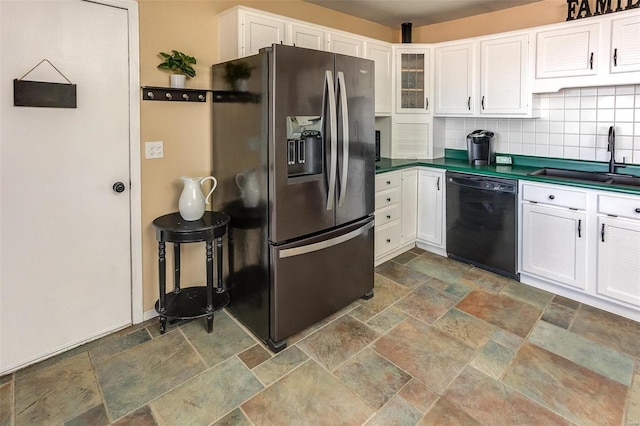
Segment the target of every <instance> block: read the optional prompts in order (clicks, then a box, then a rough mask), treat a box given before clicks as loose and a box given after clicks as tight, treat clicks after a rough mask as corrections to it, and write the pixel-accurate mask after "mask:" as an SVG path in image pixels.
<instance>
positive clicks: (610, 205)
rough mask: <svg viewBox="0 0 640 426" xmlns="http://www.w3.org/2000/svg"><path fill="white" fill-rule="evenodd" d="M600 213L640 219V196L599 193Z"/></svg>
mask: <svg viewBox="0 0 640 426" xmlns="http://www.w3.org/2000/svg"><path fill="white" fill-rule="evenodd" d="M598 213H602V214H608V215H611V216H620V217H627V218H630V219H640V197H624V196H620V195H605V194H599V195H598Z"/></svg>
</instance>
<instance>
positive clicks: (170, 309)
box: [153, 211, 230, 334]
mask: <svg viewBox="0 0 640 426" xmlns="http://www.w3.org/2000/svg"><path fill="white" fill-rule="evenodd" d="M229 221H230V217H229V216H228V215H226V214H225V213H220V212H210V211H207V212H205V213H204V216H203V217H202V218H201V219H199V220H193V221H188V220H184V219H183V218H182V216H180V213H171V214H167V215H164V216H160V217H158V218H156V219H155V220H154V221H153V227H154V228H155V229H156V240H158V276H159V279H158V281H159V287H160V289H159V293H160V294H159V299H158V301H157V302H156V306H155V308H156V311H157V312H158V315H159V316H160V333H161V334H164V332H165V330H166V328H167V318H173V319H177V320H184V319H192V318H200V317H204V316H206V317H207V331H208V332H209V333H211V332H212V331H213V313H214V312H215V311H217V310H219V309H222V308H224V307H225V306H226V305H227V303H229V294H228V293H227V291H226V288H225V286H224V284H223V280H222V237H223V236H224V235H225V234H226V232H227V226H228V224H229ZM214 240H215V241H216V255H215V257H216V266H217V268H216V269H217V270H216V272H217V274H216V275H217V277H216V278H217V279H216V285H215V291H214V285H213V241H214ZM167 242H172V243H174V246H173V247H174V257H173V263H174V289H173V291H172V292H170V293H168V294H167V292H166V281H167V275H166V260H165V243H167ZM199 242H204V243H206V246H207V247H206V252H207V256H206V257H207V263H206V268H207V285H206V286H197V287H187V288H180V244H183V243H199Z"/></svg>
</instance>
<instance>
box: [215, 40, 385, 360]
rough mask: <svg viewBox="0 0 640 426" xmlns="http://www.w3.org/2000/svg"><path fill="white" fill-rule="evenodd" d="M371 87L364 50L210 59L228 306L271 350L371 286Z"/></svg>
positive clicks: (286, 49) (266, 52) (271, 51)
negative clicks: (225, 224) (226, 223)
mask: <svg viewBox="0 0 640 426" xmlns="http://www.w3.org/2000/svg"><path fill="white" fill-rule="evenodd" d="M248 74H250V76H249V77H248V78H239V77H247V75H248ZM241 80H244V81H241ZM373 88H374V65H373V62H372V61H370V60H366V59H361V58H355V57H350V56H345V55H338V54H333V53H330V52H323V51H318V50H311V49H302V48H297V47H292V46H285V45H273V46H271V47H269V48H266V49H263V50H262V51H261V52H260V53H259V54H258V55H254V56H250V57H246V58H241V59H237V60H234V61H230V62H226V63H222V64H217V65H214V66H213V102H214V103H213V175H214V176H215V177H216V179H218V188H217V189H216V191H215V192H214V194H213V206H212V208H213V209H214V210H220V211H225V212H226V213H228V214H229V215H230V216H231V224H230V229H229V234H228V246H229V249H228V250H227V252H228V259H225V260H226V261H227V262H226V264H227V268H228V270H227V271H226V272H225V275H226V277H225V279H226V283H227V287H228V289H229V292H230V296H231V301H230V304H229V306H228V310H229V311H230V312H231V313H232V314H233V315H234V316H235V317H236V318H238V319H239V320H240V321H241V322H242V323H243V324H244V325H245V326H247V327H248V328H249V329H250V330H252V331H253V332H254V334H256V335H257V336H258V337H259V338H261V339H262V340H263V341H264V342H266V343H267V344H268V345H269V347H270V348H271V349H272V350H273V351H275V352H277V351H279V350H282V349H284V348H285V347H286V344H287V338H288V337H290V336H292V335H294V334H296V333H298V332H300V331H302V330H304V329H306V328H307V327H309V326H311V325H313V324H315V323H317V322H319V321H321V320H323V319H324V318H326V317H328V316H330V315H331V314H333V313H335V312H337V311H339V310H340V309H342V308H344V307H345V306H347V305H349V304H350V303H352V302H353V301H355V300H357V299H358V298H360V297H365V298H367V297H371V296H372V295H373V280H374V279H373V244H374V229H373V211H374V173H375V129H374V92H373V90H374V89H373Z"/></svg>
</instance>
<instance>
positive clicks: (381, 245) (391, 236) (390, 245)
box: [375, 222, 402, 257]
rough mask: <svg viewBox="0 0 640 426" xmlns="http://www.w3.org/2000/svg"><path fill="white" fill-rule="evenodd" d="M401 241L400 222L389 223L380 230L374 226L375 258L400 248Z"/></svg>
mask: <svg viewBox="0 0 640 426" xmlns="http://www.w3.org/2000/svg"><path fill="white" fill-rule="evenodd" d="M401 239H402V236H401V229H400V222H394V223H390V224H388V225H385V226H381V227H380V228H378V227H377V226H376V246H375V256H376V257H377V256H380V255H382V254H384V253H387V252H389V251H391V250H394V249H396V248H398V247H400V240H401Z"/></svg>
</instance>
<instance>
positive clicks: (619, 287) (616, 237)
mask: <svg viewBox="0 0 640 426" xmlns="http://www.w3.org/2000/svg"><path fill="white" fill-rule="evenodd" d="M597 231H598V247H597V254H596V255H597V261H596V267H597V275H596V277H597V285H596V291H597V292H598V294H601V295H604V296H608V297H612V298H614V299H617V300H620V301H623V302H626V303H631V304H634V305H637V306H640V197H629V196H623V195H611V194H599V195H598V229H597Z"/></svg>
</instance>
